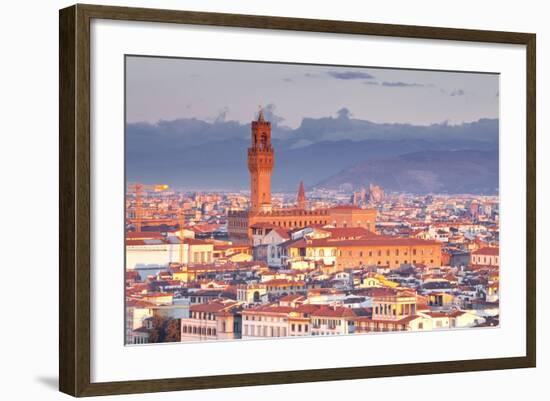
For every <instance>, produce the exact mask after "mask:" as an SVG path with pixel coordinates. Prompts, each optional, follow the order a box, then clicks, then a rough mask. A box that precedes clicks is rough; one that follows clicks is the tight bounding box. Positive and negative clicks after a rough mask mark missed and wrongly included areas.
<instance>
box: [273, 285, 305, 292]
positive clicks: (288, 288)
mask: <svg viewBox="0 0 550 401" xmlns="http://www.w3.org/2000/svg"><path fill="white" fill-rule="evenodd" d="M303 288H304V287H303V286H298V285H288V286H287V285H283V286H277V287H273V286H267V290H268V291H292V290H301V289H303Z"/></svg>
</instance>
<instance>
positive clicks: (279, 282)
mask: <svg viewBox="0 0 550 401" xmlns="http://www.w3.org/2000/svg"><path fill="white" fill-rule="evenodd" d="M261 284H265V285H271V286H282V285H293V286H297V285H300V286H303V285H305V283H304V282H303V281H295V280H286V279H283V278H274V279H272V280H268V281H263V282H262V283H261Z"/></svg>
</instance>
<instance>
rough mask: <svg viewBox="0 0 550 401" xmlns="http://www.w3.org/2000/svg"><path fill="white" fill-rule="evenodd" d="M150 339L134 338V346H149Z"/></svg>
mask: <svg viewBox="0 0 550 401" xmlns="http://www.w3.org/2000/svg"><path fill="white" fill-rule="evenodd" d="M148 343H149V339H148V338H147V337H134V344H148Z"/></svg>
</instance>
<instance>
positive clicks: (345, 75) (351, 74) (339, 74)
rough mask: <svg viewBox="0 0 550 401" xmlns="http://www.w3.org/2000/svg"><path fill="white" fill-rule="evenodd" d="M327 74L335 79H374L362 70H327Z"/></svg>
mask: <svg viewBox="0 0 550 401" xmlns="http://www.w3.org/2000/svg"><path fill="white" fill-rule="evenodd" d="M327 74H328V75H330V76H331V77H332V78H336V79H344V80H348V79H374V76H373V75H371V74H369V73H368V72H364V71H328V72H327Z"/></svg>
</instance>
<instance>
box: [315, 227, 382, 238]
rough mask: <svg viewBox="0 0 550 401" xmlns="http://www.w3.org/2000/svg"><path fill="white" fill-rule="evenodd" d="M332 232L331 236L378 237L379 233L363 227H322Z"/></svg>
mask: <svg viewBox="0 0 550 401" xmlns="http://www.w3.org/2000/svg"><path fill="white" fill-rule="evenodd" d="M321 230H322V231H326V232H328V233H330V236H331V238H334V239H336V238H359V237H363V238H364V237H377V236H378V235H377V234H375V233H373V232H372V231H369V230H367V229H366V228H363V227H337V228H336V227H327V228H323V229H321Z"/></svg>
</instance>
